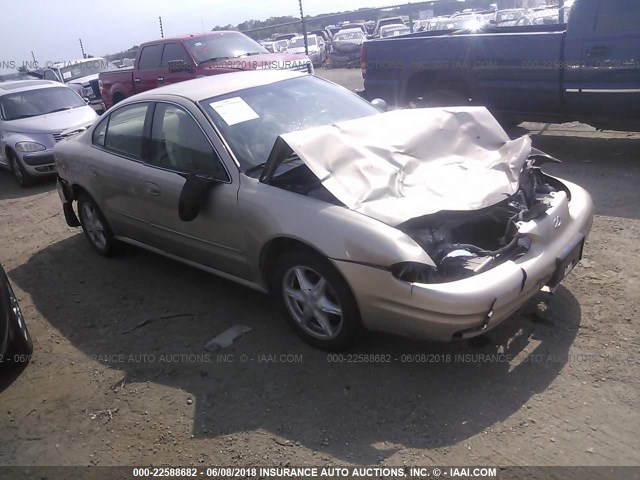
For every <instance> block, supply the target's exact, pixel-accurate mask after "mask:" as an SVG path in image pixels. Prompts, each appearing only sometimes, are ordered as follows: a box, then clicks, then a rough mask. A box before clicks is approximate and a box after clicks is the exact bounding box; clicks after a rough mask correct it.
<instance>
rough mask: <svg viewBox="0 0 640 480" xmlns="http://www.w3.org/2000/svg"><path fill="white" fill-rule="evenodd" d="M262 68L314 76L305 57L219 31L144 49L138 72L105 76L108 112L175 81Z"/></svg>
mask: <svg viewBox="0 0 640 480" xmlns="http://www.w3.org/2000/svg"><path fill="white" fill-rule="evenodd" d="M259 69H284V70H296V71H303V72H308V73H313V65H312V63H311V61H310V60H309V58H308V57H307V56H305V55H300V54H287V53H270V52H269V51H268V50H267V49H266V48H264V47H263V46H262V45H260V44H259V43H258V42H256V41H255V40H253V39H251V38H249V37H247V36H246V35H244V34H243V33H240V32H235V31H216V32H210V33H202V34H197V35H188V36H185V37H176V38H163V39H161V40H156V41H154V42H147V43H144V44H142V45H140V48H138V53H137V55H136V60H135V64H134V66H133V69H130V70H129V69H120V70H118V71H112V72H103V73H101V74H100V92H101V93H102V99H103V101H104V104H105V107H106V108H107V109H108V108H110V107H111V106H113V105H115V104H116V103H118V102H120V101H122V100H124V99H125V98H127V97H130V96H131V95H134V94H136V93H140V92H145V91H147V90H151V89H154V88H158V87H161V86H163V85H168V84H170V83H176V82H183V81H185V80H190V79H192V78H197V77H201V76H209V75H218V74H223V73H232V72H239V71H243V70H259Z"/></svg>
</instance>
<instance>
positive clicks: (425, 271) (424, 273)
mask: <svg viewBox="0 0 640 480" xmlns="http://www.w3.org/2000/svg"><path fill="white" fill-rule="evenodd" d="M437 273H438V271H437V270H436V268H435V267H433V266H431V265H426V264H424V263H418V262H401V263H396V264H395V265H393V266H392V267H391V274H392V275H393V276H394V277H396V278H397V279H398V280H402V281H404V282H410V283H434V282H435V281H436V279H437Z"/></svg>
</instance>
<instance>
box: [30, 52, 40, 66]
mask: <svg viewBox="0 0 640 480" xmlns="http://www.w3.org/2000/svg"><path fill="white" fill-rule="evenodd" d="M31 58H33V64H34V65H35V64H36V63H38V62H36V56H35V54H34V53H33V50H31Z"/></svg>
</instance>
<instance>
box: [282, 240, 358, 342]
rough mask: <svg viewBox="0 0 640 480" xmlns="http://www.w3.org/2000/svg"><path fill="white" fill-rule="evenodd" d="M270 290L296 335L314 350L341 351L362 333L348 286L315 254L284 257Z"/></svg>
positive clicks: (337, 273)
mask: <svg viewBox="0 0 640 480" xmlns="http://www.w3.org/2000/svg"><path fill="white" fill-rule="evenodd" d="M272 290H273V292H274V294H275V295H276V298H277V300H278V302H279V303H280V306H281V308H282V309H283V310H284V313H285V315H286V317H287V320H288V321H289V323H290V324H291V325H292V326H293V328H294V330H295V331H296V333H297V334H298V335H299V336H300V337H302V338H303V339H304V340H305V341H307V342H308V343H310V344H312V345H314V346H316V347H319V348H323V349H326V350H340V349H344V348H346V347H347V346H349V345H350V344H351V343H352V342H353V341H354V340H355V338H356V336H357V335H358V333H359V332H360V330H361V329H362V326H361V322H360V313H359V311H358V305H357V303H356V301H355V298H354V297H353V293H352V292H351V289H350V288H349V285H348V284H347V282H346V281H345V280H344V278H342V276H341V275H340V273H339V272H338V271H337V270H336V269H335V267H334V266H333V265H331V263H330V262H329V261H328V260H327V259H325V258H322V257H321V256H319V255H317V254H314V253H311V252H305V251H299V252H292V253H290V254H286V255H285V256H283V257H282V258H281V259H280V261H279V265H278V268H277V269H276V272H275V274H274V276H273V278H272Z"/></svg>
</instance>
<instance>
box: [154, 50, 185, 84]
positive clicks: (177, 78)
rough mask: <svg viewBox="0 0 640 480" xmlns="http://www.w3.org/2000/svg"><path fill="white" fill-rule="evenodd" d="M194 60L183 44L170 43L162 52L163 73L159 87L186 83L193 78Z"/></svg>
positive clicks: (161, 73)
mask: <svg viewBox="0 0 640 480" xmlns="http://www.w3.org/2000/svg"><path fill="white" fill-rule="evenodd" d="M192 69H193V60H191V57H190V56H189V54H188V53H187V51H186V50H185V48H184V46H183V45H182V43H179V42H168V43H165V44H164V50H163V52H162V69H161V70H162V71H161V72H160V74H159V75H158V86H162V85H168V84H170V83H177V82H184V81H185V80H190V79H192V78H193V73H192Z"/></svg>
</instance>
